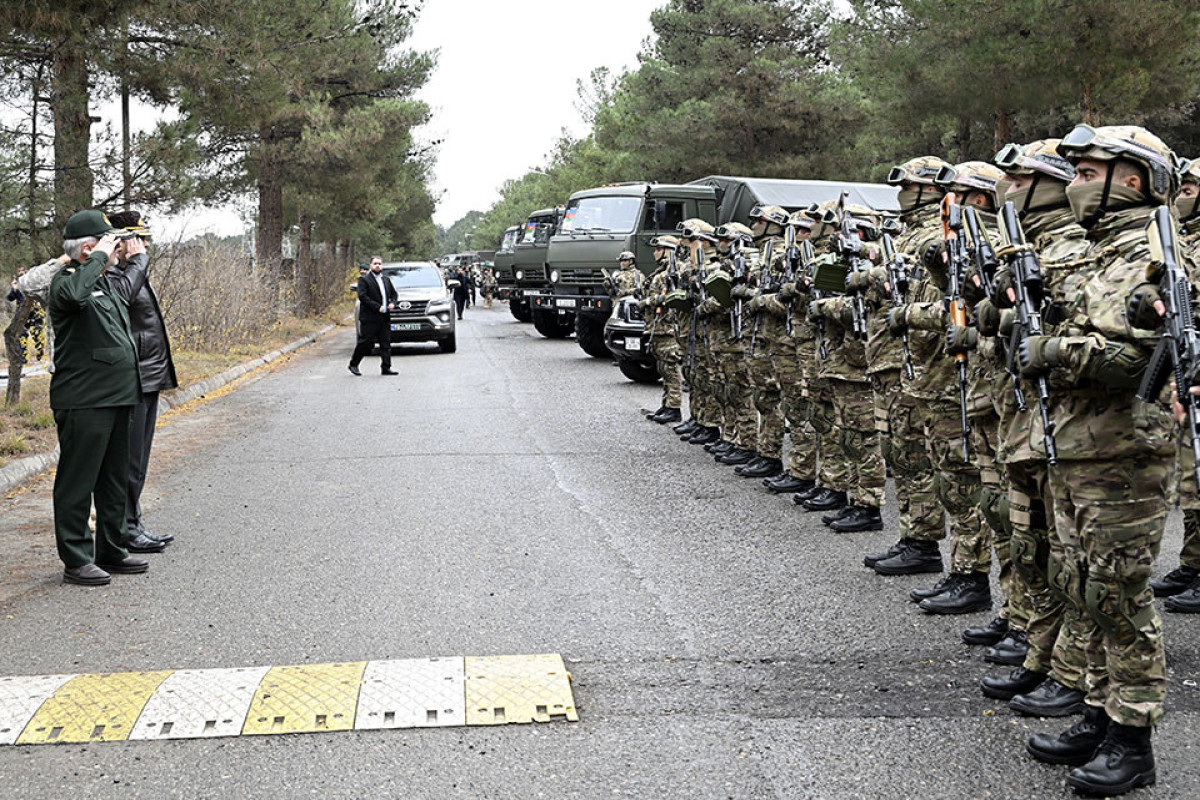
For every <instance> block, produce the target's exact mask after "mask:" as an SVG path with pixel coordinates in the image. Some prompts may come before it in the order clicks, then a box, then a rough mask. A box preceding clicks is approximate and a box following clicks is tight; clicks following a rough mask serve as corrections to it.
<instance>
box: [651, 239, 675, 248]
mask: <svg viewBox="0 0 1200 800" xmlns="http://www.w3.org/2000/svg"><path fill="white" fill-rule="evenodd" d="M650 246H651V247H654V248H659V247H665V248H666V249H668V250H678V249H679V240H678V239H676V238H675V237H674V236H655V237H654V238H653V239H651V240H650Z"/></svg>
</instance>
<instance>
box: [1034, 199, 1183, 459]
mask: <svg viewBox="0 0 1200 800" xmlns="http://www.w3.org/2000/svg"><path fill="white" fill-rule="evenodd" d="M1153 211H1154V207H1153V206H1140V207H1137V208H1131V209H1124V210H1121V211H1118V212H1112V213H1109V214H1107V215H1105V216H1104V217H1103V218H1102V219H1101V220H1100V222H1099V223H1098V224H1097V225H1096V226H1094V227H1093V228H1092V229H1091V230H1089V231H1088V236H1087V238H1088V240H1089V241H1090V242H1091V247H1090V248H1089V249H1088V251H1087V254H1086V255H1087V258H1088V260H1089V261H1090V262H1091V263H1090V264H1089V265H1088V266H1087V267H1086V268H1084V269H1079V270H1076V271H1074V272H1072V273H1071V274H1070V275H1069V276H1067V278H1066V279H1065V280H1064V281H1063V285H1062V287H1061V290H1062V300H1061V302H1062V311H1061V316H1062V319H1063V322H1062V324H1061V325H1060V326H1058V327H1057V328H1056V329H1055V331H1054V335H1055V336H1058V337H1061V338H1060V339H1059V343H1060V348H1059V354H1060V355H1059V359H1060V362H1061V364H1060V366H1058V367H1056V368H1054V369H1052V370H1051V371H1050V372H1049V374H1048V377H1049V378H1050V383H1051V389H1052V390H1051V405H1050V417H1051V420H1052V421H1053V422H1054V425H1055V440H1056V444H1057V446H1058V457H1059V458H1060V459H1061V460H1065V461H1109V460H1112V459H1116V458H1123V457H1132V456H1146V455H1160V456H1161V455H1164V454H1173V453H1174V451H1175V438H1176V435H1177V433H1178V426H1176V425H1175V421H1174V419H1173V418H1172V417H1171V413H1170V409H1169V407H1168V402H1167V394H1168V391H1169V390H1168V389H1167V388H1164V390H1163V396H1162V397H1160V398H1159V400H1158V401H1157V402H1151V403H1143V402H1142V401H1140V400H1138V399H1136V398H1135V397H1134V394H1135V393H1136V391H1137V387H1138V383H1139V382H1140V380H1141V377H1142V371H1144V368H1145V364H1146V363H1147V362H1148V361H1149V357H1150V353H1151V351H1152V350H1153V349H1154V346H1155V345H1156V344H1157V342H1158V339H1159V335H1158V334H1157V333H1155V332H1153V331H1144V330H1140V329H1137V328H1134V327H1132V326H1131V325H1130V324H1129V320H1128V319H1127V316H1126V306H1127V303H1128V301H1129V297H1130V295H1131V294H1132V293H1133V292H1134V291H1135V289H1136V288H1137V287H1138V285H1139V284H1144V283H1145V282H1146V281H1147V266H1148V265H1149V264H1150V260H1151V259H1150V249H1149V242H1148V240H1147V234H1146V224H1147V221H1148V220H1149V218H1150V215H1151V214H1152V213H1153ZM1056 316H1057V315H1056ZM1117 354H1120V355H1121V356H1122V360H1121V361H1120V362H1118V361H1117V360H1116V359H1117ZM1139 363H1140V364H1141V367H1142V369H1141V370H1138V369H1136V365H1137V364H1139ZM1032 422H1033V425H1032V426H1031V431H1030V439H1031V444H1032V446H1033V447H1034V449H1035V450H1037V451H1039V452H1043V445H1042V431H1041V419H1040V416H1036V415H1035V416H1034V417H1033V420H1032ZM1043 455H1044V452H1043Z"/></svg>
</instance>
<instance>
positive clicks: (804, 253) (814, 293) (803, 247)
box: [800, 239, 829, 361]
mask: <svg viewBox="0 0 1200 800" xmlns="http://www.w3.org/2000/svg"><path fill="white" fill-rule="evenodd" d="M816 257H817V254H816V253H815V252H814V251H813V246H812V242H810V241H808V240H807V239H805V240H804V241H803V242H801V243H800V260H801V263H803V264H804V274H805V275H806V276H807V277H808V282H809V284H810V288H809V296H810V297H812V299H813V300H820V299H822V298H823V297H824V293H823V292H822V291H821V290H820V289H818V288H817V287H816V286H814V285H812V279H813V261H814V260H815V259H816ZM816 328H817V354H818V355H820V356H821V360H822V361H824V360H825V359H826V358H827V357H828V356H829V348H828V347H826V346H825V318H824V317H817V324H816Z"/></svg>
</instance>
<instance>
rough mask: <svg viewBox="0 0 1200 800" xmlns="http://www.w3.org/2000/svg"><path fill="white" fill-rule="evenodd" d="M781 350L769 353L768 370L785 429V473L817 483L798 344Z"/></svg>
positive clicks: (814, 442)
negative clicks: (771, 372) (776, 385)
mask: <svg viewBox="0 0 1200 800" xmlns="http://www.w3.org/2000/svg"><path fill="white" fill-rule="evenodd" d="M788 341H790V342H792V343H793V346H792V347H791V348H787V347H781V348H780V349H779V350H778V351H772V353H771V366H772V368H773V369H774V370H775V380H776V381H777V382H778V383H779V395H780V401H781V403H782V411H783V419H784V422H786V423H787V428H788V433H789V436H788V459H787V471H788V474H789V475H791V476H792V477H793V478H800V479H801V480H816V479H817V436H816V431H815V430H814V429H813V426H812V422H811V421H810V420H809V408H808V397H807V395H806V393H805V375H804V367H803V363H802V361H801V359H800V354H799V350H800V348H801V347H803V344H802V343H799V342H795V341H794V340H791V339H789V340H788Z"/></svg>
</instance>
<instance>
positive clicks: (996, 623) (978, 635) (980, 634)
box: [916, 597, 1008, 647]
mask: <svg viewBox="0 0 1200 800" xmlns="http://www.w3.org/2000/svg"><path fill="white" fill-rule="evenodd" d="M924 599H925V598H923V597H922V598H921V600H924ZM916 602H920V600H918V601H916ZM1006 633H1008V620H1007V619H1005V618H1004V617H996V618H995V619H993V620H992V621H991V622H989V623H988V624H987V625H979V626H976V627H974V628H967V629H966V630H965V631H963V633H962V640H963V643H964V644H986V645H988V646H989V647H991V646H992V645H994V644H995V643H996V642H998V641H1000V640H1001V639H1003V638H1004V635H1005V634H1006Z"/></svg>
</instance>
